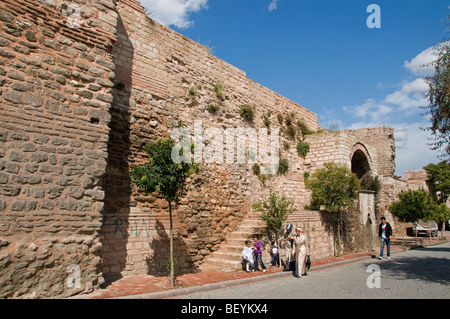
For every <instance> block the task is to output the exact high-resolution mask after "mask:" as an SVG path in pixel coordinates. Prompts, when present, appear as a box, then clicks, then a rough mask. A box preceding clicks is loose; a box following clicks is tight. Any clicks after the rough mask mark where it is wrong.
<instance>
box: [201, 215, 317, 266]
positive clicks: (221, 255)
mask: <svg viewBox="0 0 450 319" xmlns="http://www.w3.org/2000/svg"><path fill="white" fill-rule="evenodd" d="M315 221H320V218H319V217H318V215H317V214H311V213H310V212H307V211H302V210H299V211H295V212H293V213H292V214H290V215H289V217H288V218H287V220H286V222H285V223H286V224H288V223H292V224H294V225H295V224H303V223H305V222H315ZM264 227H265V223H264V222H263V221H262V220H261V219H260V214H258V213H255V212H251V213H249V214H248V215H247V217H246V218H245V219H244V220H243V221H242V223H241V225H239V227H238V228H237V229H236V230H235V231H234V232H232V233H230V234H229V235H228V236H227V238H226V239H225V241H224V242H223V243H222V244H221V245H220V248H219V249H218V250H217V251H215V252H214V253H213V254H212V255H211V256H210V257H208V258H207V259H206V260H205V264H206V265H210V266H214V267H217V268H220V269H230V270H231V269H233V270H242V269H243V265H242V262H241V253H242V248H243V247H244V243H245V241H246V240H252V236H253V235H254V234H263V233H264ZM262 242H263V261H264V264H265V265H266V267H267V266H268V265H269V263H270V261H271V255H270V254H269V253H268V249H269V247H270V246H269V243H268V242H267V239H264V240H263V241H262ZM252 243H253V241H252ZM252 246H253V244H252Z"/></svg>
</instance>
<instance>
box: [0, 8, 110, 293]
mask: <svg viewBox="0 0 450 319" xmlns="http://www.w3.org/2000/svg"><path fill="white" fill-rule="evenodd" d="M113 7H114V4H113V2H112V1H110V0H101V1H100V0H98V1H97V0H86V1H82V2H79V4H78V5H77V6H76V8H74V7H68V4H67V3H65V2H63V1H53V0H26V1H25V0H2V1H1V2H0V297H36V298H39V297H50V296H51V297H54V296H68V295H72V294H75V293H79V292H83V291H91V290H92V289H93V288H95V287H98V285H99V284H100V283H101V282H102V280H103V278H102V276H101V259H100V252H101V243H100V238H99V235H98V231H99V230H100V227H101V224H102V215H101V211H102V209H103V205H104V203H103V201H104V196H105V195H104V191H103V188H102V185H103V181H102V177H103V175H104V173H105V169H106V158H107V154H108V153H107V142H108V133H109V127H108V124H109V121H110V114H109V110H110V104H111V87H112V85H113V83H112V79H113V78H114V63H113V61H112V59H111V56H110V54H109V53H110V51H111V48H112V43H113V42H114V41H115V36H114V32H115V31H114V30H115V25H116V22H115V18H116V14H115V13H114V11H111V8H113ZM74 13H77V14H76V15H74ZM107 17H108V18H107ZM73 23H75V24H73ZM78 23H80V24H78ZM71 276H72V277H71Z"/></svg>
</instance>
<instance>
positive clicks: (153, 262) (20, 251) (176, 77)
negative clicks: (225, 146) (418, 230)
mask: <svg viewBox="0 0 450 319" xmlns="http://www.w3.org/2000/svg"><path fill="white" fill-rule="evenodd" d="M243 105H249V106H251V107H253V112H254V119H253V120H251V121H247V120H245V119H243V118H242V117H241V115H240V108H241V107H242V106H243ZM196 121H197V123H198V122H200V123H201V125H202V127H203V132H202V133H204V132H205V131H208V130H210V131H212V132H215V133H216V134H215V135H214V136H212V137H211V136H208V135H205V134H203V135H202V139H203V144H201V145H203V146H204V149H205V150H206V149H207V148H208V146H211V145H216V144H215V143H216V142H218V141H220V138H222V137H223V132H225V131H227V130H233V129H237V128H246V129H254V130H255V131H256V132H260V130H261V129H268V130H269V132H272V131H276V130H277V129H278V130H279V145H280V148H279V152H280V158H282V159H285V160H287V162H288V163H289V168H288V170H287V172H286V173H285V174H275V175H272V176H270V177H268V176H263V175H259V176H258V175H257V174H255V173H254V172H253V163H252V156H253V157H254V154H253V155H252V154H250V153H247V154H246V162H245V163H226V162H220V161H219V162H203V163H201V171H200V173H199V174H196V175H193V176H191V177H190V179H189V181H188V192H187V194H186V195H185V196H184V197H183V198H182V199H181V200H180V202H178V203H176V204H175V205H174V206H175V207H174V212H173V217H174V218H173V219H174V229H175V258H176V260H177V266H178V268H180V269H181V268H184V269H195V268H196V267H198V266H199V265H201V264H202V263H204V262H206V261H207V260H208V259H209V260H212V259H213V258H215V257H214V256H213V255H214V253H215V252H216V256H218V255H220V252H219V249H220V248H221V247H222V250H223V249H225V248H226V247H227V245H228V244H229V243H230V240H232V239H233V238H234V237H233V236H234V235H235V234H236V232H239V231H240V230H242V228H243V227H246V225H247V224H246V223H248V222H249V219H250V224H251V223H252V221H251V218H256V219H257V216H255V215H254V212H252V210H251V206H252V204H253V202H254V201H255V200H257V199H259V198H261V197H262V196H265V195H267V194H268V193H269V190H270V189H273V190H275V191H277V192H280V193H284V194H286V195H288V196H289V197H290V198H292V200H293V201H294V208H295V213H294V214H293V215H292V216H290V217H289V218H290V219H289V222H292V223H297V224H302V225H303V226H304V227H305V231H306V233H307V235H308V236H309V237H310V238H311V245H312V247H311V250H312V256H313V258H323V257H328V256H331V255H332V254H333V253H334V251H333V249H334V248H333V238H332V237H333V236H332V235H331V233H330V231H329V229H327V225H326V217H325V215H326V214H323V213H322V212H311V211H307V210H305V209H304V207H305V204H308V203H309V197H310V194H309V193H308V191H307V190H306V189H305V186H304V176H305V173H306V172H313V171H314V170H315V169H317V168H318V167H321V166H322V165H323V164H324V163H326V162H336V163H340V164H343V165H346V166H347V167H349V168H351V169H352V170H353V171H354V172H355V173H357V174H359V175H361V174H365V173H367V172H370V173H371V174H374V175H377V176H379V177H380V178H381V179H382V184H383V195H382V196H381V197H380V203H381V206H380V207H381V208H382V209H385V207H387V205H388V204H389V202H391V201H392V200H395V198H393V197H392V193H393V192H394V193H395V192H397V191H400V190H401V189H403V188H404V183H403V182H402V181H399V180H398V179H396V178H395V177H394V176H393V172H394V171H395V142H394V137H393V133H392V129H390V128H385V127H379V128H368V129H361V130H351V131H350V130H346V131H338V132H327V131H324V130H323V129H322V128H321V127H320V125H319V123H318V122H317V116H316V115H315V114H314V113H313V112H311V111H309V110H307V109H306V108H304V107H302V106H300V105H298V104H296V103H294V102H293V101H290V100H288V99H286V98H285V97H283V96H281V95H279V94H277V93H276V92H274V91H271V90H270V89H268V88H265V87H263V86H261V85H260V84H258V83H256V82H254V81H252V80H251V79H249V78H247V77H246V74H245V72H243V71H242V70H239V69H237V68H236V67H234V66H232V65H230V64H229V63H227V62H225V61H222V60H220V59H218V58H216V57H214V56H213V55H211V54H210V53H209V52H208V50H207V48H205V47H204V46H202V45H200V44H198V43H196V42H194V41H192V40H190V39H187V38H186V37H184V36H182V35H180V34H178V33H177V32H175V31H173V30H171V29H169V28H167V27H165V26H162V25H160V24H159V23H157V22H155V21H153V20H151V19H150V18H148V17H147V16H146V13H145V10H144V8H143V7H142V6H141V5H140V4H139V2H138V1H137V0H118V1H116V0H77V1H74V2H71V1H62V0H58V1H57V0H28V1H25V0H3V1H2V2H0V297H6V298H27V297H31V298H49V297H67V296H70V295H74V294H79V293H86V292H90V291H92V290H93V289H96V288H98V287H99V286H100V285H101V284H102V283H103V281H104V277H105V276H113V275H120V276H124V275H129V274H151V275H153V274H155V275H156V274H157V275H161V274H165V273H167V269H166V265H167V260H168V249H169V240H168V236H169V233H168V229H169V216H168V211H167V210H168V205H167V203H166V202H165V200H164V199H163V198H161V197H160V196H159V195H158V194H150V195H149V196H145V195H144V194H143V193H142V192H140V191H139V190H138V189H137V188H136V187H135V186H133V185H132V183H131V181H130V176H129V171H130V168H131V167H133V166H134V165H137V164H140V163H144V162H145V161H146V160H147V154H146V153H145V150H144V145H146V144H152V143H154V142H155V141H156V140H157V138H160V137H162V138H168V137H170V135H171V133H172V131H173V130H174V129H175V128H176V127H177V126H178V125H179V124H183V125H184V126H185V127H186V129H187V130H188V131H189V132H190V133H192V134H193V133H194V132H193V131H194V124H195V123H196ZM302 127H303V129H305V127H306V128H307V131H311V132H314V133H315V134H310V135H305V134H303V133H305V132H306V131H305V130H304V131H303V133H302V130H301V128H302ZM374 136H376V138H374ZM218 139H219V140H218ZM299 141H304V142H307V143H308V144H309V146H310V151H309V153H308V154H307V155H306V156H305V157H302V156H301V155H299V154H298V153H297V143H298V142H299ZM222 142H223V140H222ZM247 146H249V145H248V143H247ZM352 218H353V219H354V220H356V224H358V223H362V224H364V218H363V220H359V219H360V217H359V215H358V214H355V215H354V216H353V217H352ZM362 233H363V232H362ZM362 233H361V234H362ZM248 234H249V233H247V235H248ZM354 234H360V233H359V232H354ZM247 235H245V236H247ZM245 236H244V237H245ZM354 236H356V237H361V236H363V235H354ZM364 236H365V235H364ZM239 238H240V237H239ZM360 239H361V240H360ZM227 240H228V241H227ZM359 242H361V244H360V243H359ZM362 242H363V239H362V238H354V239H352V243H353V244H352V246H351V249H353V250H358V249H363V248H364V247H363V244H362ZM364 243H366V242H364ZM234 244H235V245H239V243H237V242H234ZM241 244H242V245H243V242H242V243H241ZM366 246H367V245H366ZM235 248H236V247H234V248H233V249H235Z"/></svg>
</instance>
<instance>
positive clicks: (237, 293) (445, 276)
mask: <svg viewBox="0 0 450 319" xmlns="http://www.w3.org/2000/svg"><path fill="white" fill-rule="evenodd" d="M313 267H314V264H313V265H312V269H311V271H310V272H309V274H308V275H307V276H303V277H301V278H294V277H291V276H287V277H284V278H277V279H269V280H262V281H261V282H257V283H253V284H246V285H240V286H235V287H230V288H224V289H218V290H213V291H207V292H202V293H196V294H191V295H187V296H182V297H179V298H189V299H300V298H327V299H347V298H353V299H355V298H358V299H360V298H361V299H372V298H373V299H375V298H382V299H395V298H402V299H405V298H406V299H414V298H418V299H430V298H431V299H437V298H439V299H442V298H446V299H450V243H446V244H441V245H438V246H432V247H427V248H421V249H414V250H410V251H405V252H400V253H395V254H393V255H392V256H391V259H389V260H388V259H386V258H385V259H384V260H378V259H368V260H364V261H360V262H355V263H352V264H348V265H344V266H338V267H334V268H328V269H322V270H317V271H313V269H314V268H313Z"/></svg>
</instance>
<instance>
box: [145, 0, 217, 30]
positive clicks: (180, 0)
mask: <svg viewBox="0 0 450 319" xmlns="http://www.w3.org/2000/svg"><path fill="white" fill-rule="evenodd" d="M140 2H141V4H142V5H143V6H144V7H145V8H146V9H147V10H149V11H150V12H151V13H152V18H153V19H154V20H156V21H158V22H159V23H161V24H164V25H166V26H170V25H174V26H176V27H178V28H181V29H185V28H188V27H190V26H192V24H193V22H192V21H190V20H189V16H190V14H191V13H195V12H199V11H201V10H202V9H207V8H208V5H207V4H208V0H140Z"/></svg>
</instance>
